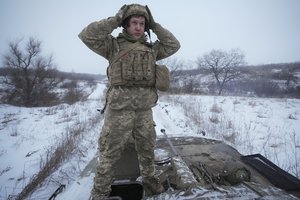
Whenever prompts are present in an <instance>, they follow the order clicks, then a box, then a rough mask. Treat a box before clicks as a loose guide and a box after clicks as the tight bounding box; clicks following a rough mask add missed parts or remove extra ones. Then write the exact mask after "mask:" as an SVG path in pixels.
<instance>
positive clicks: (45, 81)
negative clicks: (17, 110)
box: [4, 38, 59, 106]
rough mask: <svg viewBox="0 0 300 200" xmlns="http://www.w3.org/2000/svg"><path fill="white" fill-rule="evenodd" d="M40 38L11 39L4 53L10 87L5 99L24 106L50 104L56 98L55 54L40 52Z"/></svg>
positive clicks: (7, 83)
mask: <svg viewBox="0 0 300 200" xmlns="http://www.w3.org/2000/svg"><path fill="white" fill-rule="evenodd" d="M41 52H42V49H41V41H39V40H36V39H34V38H29V39H28V42H27V43H26V44H25V45H22V40H21V41H18V42H10V43H9V49H8V52H7V53H6V54H5V55H4V67H6V68H7V69H8V73H7V76H6V79H5V81H4V83H5V84H6V85H7V86H8V87H9V88H10V89H9V90H8V92H7V96H6V98H5V99H6V102H7V103H11V104H15V105H23V106H43V105H47V104H48V105H49V104H51V102H52V101H54V100H55V99H56V95H55V93H54V92H53V89H54V88H55V87H56V85H57V84H58V81H59V79H58V78H57V70H56V69H55V67H54V64H53V59H52V56H50V57H48V58H46V57H43V56H42V55H41Z"/></svg>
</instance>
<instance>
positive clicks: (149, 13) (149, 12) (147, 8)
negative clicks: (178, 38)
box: [145, 5, 155, 29]
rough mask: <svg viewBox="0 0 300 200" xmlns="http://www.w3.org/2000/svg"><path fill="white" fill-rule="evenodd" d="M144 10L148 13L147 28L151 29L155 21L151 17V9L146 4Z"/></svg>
mask: <svg viewBox="0 0 300 200" xmlns="http://www.w3.org/2000/svg"><path fill="white" fill-rule="evenodd" d="M145 7H146V10H147V12H148V15H149V29H153V27H154V26H155V21H154V19H153V16H152V14H151V11H150V9H149V7H148V6H147V5H146V6H145Z"/></svg>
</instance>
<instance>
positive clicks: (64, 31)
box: [0, 0, 300, 74]
mask: <svg viewBox="0 0 300 200" xmlns="http://www.w3.org/2000/svg"><path fill="white" fill-rule="evenodd" d="M131 3H140V4H143V5H148V6H149V8H150V9H151V12H152V14H153V16H154V19H155V21H157V22H159V23H160V24H161V25H163V26H164V27H166V28H167V29H169V30H170V31H171V32H172V33H173V34H174V35H175V36H176V37H177V38H178V40H179V41H180V43H181V49H180V50H179V51H178V52H177V53H176V54H175V55H173V56H174V58H177V59H181V60H183V61H187V62H190V61H196V59H197V57H199V56H202V55H203V54H204V53H207V52H209V51H211V50H212V49H220V50H230V49H233V48H240V49H241V50H242V51H243V52H244V53H245V55H246V57H245V61H246V62H247V63H248V64H249V65H257V64H269V63H284V62H295V61H300V0H185V1H183V0H163V1H158V0H157V1H154V0H152V1H150V0H148V1H147V0H137V1H127V0H126V1H111V0H107V1H103V0H0V54H1V64H2V63H3V58H2V57H3V54H4V52H6V51H7V46H8V42H10V41H16V40H19V39H21V38H23V39H24V40H25V41H26V40H27V39H28V38H29V37H31V36H33V37H35V38H37V39H39V40H41V41H42V42H43V46H42V47H43V53H44V55H45V56H47V55H50V54H53V57H54V61H55V63H56V64H57V68H58V69H59V70H61V71H66V72H71V71H74V72H80V73H97V74H98V73H102V74H105V71H106V67H107V64H108V62H107V61H106V60H105V59H104V58H102V57H100V56H98V55H97V54H95V53H94V52H92V51H91V50H89V49H88V48H87V47H86V46H85V45H84V44H83V43H82V42H81V41H80V40H79V38H78V34H79V32H80V31H81V30H82V29H83V28H84V27H85V26H87V25H88V24H89V23H91V22H93V21H97V20H100V19H102V18H107V17H109V16H113V15H115V13H116V12H117V11H118V10H119V8H120V7H121V6H122V5H123V4H131ZM120 31H121V29H117V30H116V31H114V32H113V34H114V35H117V33H119V32H120Z"/></svg>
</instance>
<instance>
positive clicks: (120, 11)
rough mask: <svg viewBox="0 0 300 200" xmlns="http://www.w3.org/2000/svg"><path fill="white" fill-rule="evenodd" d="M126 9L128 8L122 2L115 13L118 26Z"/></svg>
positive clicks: (120, 24)
mask: <svg viewBox="0 0 300 200" xmlns="http://www.w3.org/2000/svg"><path fill="white" fill-rule="evenodd" d="M127 9H128V5H126V4H124V5H123V6H122V7H121V8H120V10H119V11H118V12H117V14H116V17H117V20H118V26H119V27H121V26H122V21H123V16H124V14H125V13H126V11H127Z"/></svg>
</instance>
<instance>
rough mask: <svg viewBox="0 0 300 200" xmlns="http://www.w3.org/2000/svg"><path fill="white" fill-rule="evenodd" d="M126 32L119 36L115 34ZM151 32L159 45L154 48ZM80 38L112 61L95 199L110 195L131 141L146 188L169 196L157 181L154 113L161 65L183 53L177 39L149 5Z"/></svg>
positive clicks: (128, 8) (131, 8) (129, 8)
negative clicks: (115, 173)
mask: <svg viewBox="0 0 300 200" xmlns="http://www.w3.org/2000/svg"><path fill="white" fill-rule="evenodd" d="M118 27H123V31H122V33H120V34H119V35H118V36H117V37H114V36H112V35H111V33H112V32H113V31H114V29H116V28H118ZM150 29H151V30H152V32H153V33H155V34H156V36H157V38H158V40H157V41H155V42H154V43H149V42H148V38H147V34H145V32H147V33H148V35H150ZM79 38H80V39H81V40H82V41H83V42H84V43H85V44H86V45H87V46H88V47H89V48H90V49H91V50H92V51H94V52H95V53H97V54H99V55H101V56H103V57H104V58H106V59H107V60H108V61H109V67H108V69H107V75H108V80H109V89H108V92H107V96H106V108H105V118H104V125H103V127H102V130H101V134H100V138H99V161H100V164H99V166H98V167H97V172H96V175H95V179H94V187H93V190H92V192H91V199H93V200H95V199H105V197H107V196H109V194H110V192H111V184H112V181H113V176H114V168H115V164H116V162H117V161H118V160H119V159H120V157H121V153H122V152H123V151H124V149H125V147H126V145H128V143H130V142H132V143H134V146H135V149H136V151H137V154H138V160H139V168H140V172H141V176H142V178H143V186H144V187H146V188H148V189H149V190H150V191H151V192H152V194H159V193H161V192H163V191H164V188H163V187H162V185H161V183H160V181H159V178H158V177H156V176H155V166H154V147H155V143H156V132H155V129H154V127H155V123H154V121H153V114H152V108H153V107H154V106H155V105H156V102H157V98H158V95H157V88H156V84H155V83H156V80H155V78H156V75H155V73H156V67H157V66H156V64H155V63H156V61H157V60H160V59H164V58H166V57H169V56H171V55H172V54H174V53H175V52H176V51H178V49H179V48H180V44H179V42H178V40H177V39H176V38H175V37H174V35H173V34H172V33H171V32H169V31H168V30H167V29H165V28H163V27H162V26H161V25H160V24H159V23H157V22H155V21H154V19H153V17H152V15H151V13H150V10H149V9H148V7H147V6H142V5H139V4H131V5H124V6H122V7H121V9H120V10H119V11H118V12H117V14H116V15H115V16H113V17H109V18H107V19H102V20H100V21H96V22H93V23H91V24H89V25H88V26H87V27H86V28H84V29H83V30H82V32H81V33H80V34H79Z"/></svg>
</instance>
